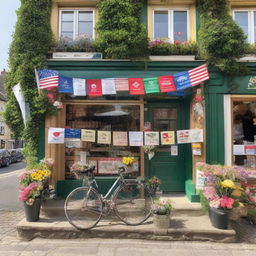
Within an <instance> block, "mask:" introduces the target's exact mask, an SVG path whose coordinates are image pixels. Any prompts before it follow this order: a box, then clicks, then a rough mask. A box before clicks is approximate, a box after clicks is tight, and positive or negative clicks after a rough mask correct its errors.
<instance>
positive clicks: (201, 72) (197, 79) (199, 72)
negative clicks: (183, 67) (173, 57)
mask: <svg viewBox="0 0 256 256" xmlns="http://www.w3.org/2000/svg"><path fill="white" fill-rule="evenodd" d="M188 73H189V78H190V82H191V85H192V86H196V85H198V84H201V83H202V82H203V81H205V80H209V79H210V76H209V72H208V69H207V65H206V64H204V65H202V66H199V67H197V68H193V69H191V70H189V71H188Z"/></svg>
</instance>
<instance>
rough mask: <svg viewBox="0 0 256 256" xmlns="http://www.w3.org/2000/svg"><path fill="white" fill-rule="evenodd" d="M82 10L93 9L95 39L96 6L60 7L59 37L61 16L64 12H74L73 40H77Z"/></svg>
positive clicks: (93, 34)
mask: <svg viewBox="0 0 256 256" xmlns="http://www.w3.org/2000/svg"><path fill="white" fill-rule="evenodd" d="M80 11H92V27H93V29H92V39H95V8H72V9H70V8H69V9H66V8H61V9H59V38H60V37H61V25H62V23H61V21H62V20H61V16H62V12H74V24H73V40H75V39H76V38H77V36H78V12H80Z"/></svg>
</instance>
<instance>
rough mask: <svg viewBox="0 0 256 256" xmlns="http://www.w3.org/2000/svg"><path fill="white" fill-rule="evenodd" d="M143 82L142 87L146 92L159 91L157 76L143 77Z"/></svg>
mask: <svg viewBox="0 0 256 256" xmlns="http://www.w3.org/2000/svg"><path fill="white" fill-rule="evenodd" d="M143 82H144V88H145V91H146V93H147V94H148V93H159V92H160V90H159V86H158V80H157V77H153V78H144V79H143Z"/></svg>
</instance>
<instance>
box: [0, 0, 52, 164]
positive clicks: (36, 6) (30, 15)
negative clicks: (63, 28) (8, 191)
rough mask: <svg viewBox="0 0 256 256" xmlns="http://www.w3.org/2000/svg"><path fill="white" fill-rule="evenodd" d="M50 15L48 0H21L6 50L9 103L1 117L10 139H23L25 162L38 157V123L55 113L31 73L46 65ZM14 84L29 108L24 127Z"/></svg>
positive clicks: (49, 45)
mask: <svg viewBox="0 0 256 256" xmlns="http://www.w3.org/2000/svg"><path fill="white" fill-rule="evenodd" d="M50 14H51V0H34V1H31V0H21V7H20V8H19V10H18V11H17V16H18V20H17V23H16V27H15V33H14V35H13V41H12V44H11V47H10V50H9V66H10V72H9V74H8V75H7V77H6V80H5V90H6V94H7V100H8V102H7V104H6V110H5V113H4V116H5V120H6V123H7V124H8V126H9V127H10V129H11V131H12V134H13V137H14V138H15V139H18V138H21V137H23V139H24V140H25V141H26V145H25V149H24V153H25V156H26V160H27V161H29V159H33V158H35V157H37V150H38V133H39V127H40V124H42V122H43V121H44V117H45V114H46V113H52V112H53V111H54V107H53V106H52V105H51V104H50V103H49V101H48V99H47V97H46V94H45V93H42V94H40V95H39V94H38V91H37V86H36V81H35V73H34V69H35V68H42V67H44V66H46V56H47V53H48V51H49V49H50V47H51V46H52V42H53V40H52V34H51V26H50ZM17 83H20V84H21V89H22V93H23V95H24V97H25V100H26V101H27V102H28V103H29V107H30V112H31V117H30V120H28V122H27V125H26V127H25V126H24V125H23V120H22V117H21V112H20V108H19V106H18V103H17V101H16V98H15V96H14V94H13V90H12V88H13V86H14V85H15V84H17Z"/></svg>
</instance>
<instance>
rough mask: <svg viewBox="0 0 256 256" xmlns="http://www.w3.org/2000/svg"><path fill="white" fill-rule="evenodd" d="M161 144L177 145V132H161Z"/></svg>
mask: <svg viewBox="0 0 256 256" xmlns="http://www.w3.org/2000/svg"><path fill="white" fill-rule="evenodd" d="M161 144H162V145H171V144H175V132H174V131H165V132H164V131H163V132H161Z"/></svg>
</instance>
